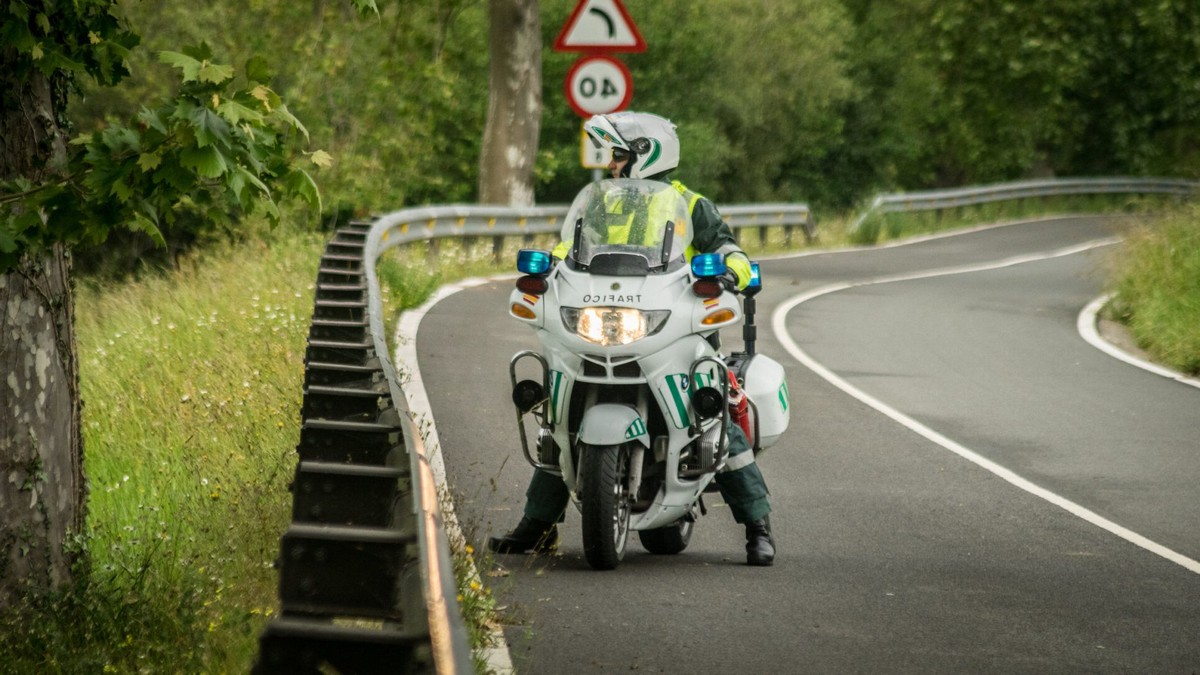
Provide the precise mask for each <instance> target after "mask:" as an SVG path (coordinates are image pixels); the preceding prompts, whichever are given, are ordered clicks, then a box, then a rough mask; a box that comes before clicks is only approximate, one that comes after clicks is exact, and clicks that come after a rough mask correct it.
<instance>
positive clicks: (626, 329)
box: [562, 307, 671, 347]
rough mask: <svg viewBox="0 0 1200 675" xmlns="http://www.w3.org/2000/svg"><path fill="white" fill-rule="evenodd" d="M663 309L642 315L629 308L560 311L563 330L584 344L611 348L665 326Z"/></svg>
mask: <svg viewBox="0 0 1200 675" xmlns="http://www.w3.org/2000/svg"><path fill="white" fill-rule="evenodd" d="M669 316H671V312H670V311H669V310H665V309H656V310H650V311H645V312H644V311H642V310H640V309H634V308H632V307H581V308H577V307H563V308H562V320H563V325H564V326H566V327H567V330H569V331H571V332H572V333H575V334H576V335H578V336H579V337H581V338H583V339H584V340H587V341H588V342H591V343H594V344H598V345H602V346H604V347H612V346H615V345H627V344H629V343H631V342H636V341H638V340H641V339H642V338H644V337H646V336H649V335H654V334H655V333H657V332H658V331H659V329H661V328H662V327H663V324H665V323H666V322H667V318H668V317H669Z"/></svg>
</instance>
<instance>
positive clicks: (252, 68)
mask: <svg viewBox="0 0 1200 675" xmlns="http://www.w3.org/2000/svg"><path fill="white" fill-rule="evenodd" d="M246 79H247V80H249V81H250V82H262V83H266V82H270V81H271V68H270V66H269V65H268V64H267V60H266V59H264V58H263V57H261V56H254V57H252V58H251V59H250V60H249V61H247V62H246Z"/></svg>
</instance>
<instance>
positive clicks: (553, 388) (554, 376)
mask: <svg viewBox="0 0 1200 675" xmlns="http://www.w3.org/2000/svg"><path fill="white" fill-rule="evenodd" d="M562 379H563V374H562V373H561V372H559V371H557V370H552V371H550V423H551V424H558V395H559V393H560V392H561V391H562Z"/></svg>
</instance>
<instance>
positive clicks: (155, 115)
mask: <svg viewBox="0 0 1200 675" xmlns="http://www.w3.org/2000/svg"><path fill="white" fill-rule="evenodd" d="M137 118H138V121H139V122H141V123H142V124H144V125H146V128H148V129H153V130H155V131H157V132H158V133H160V134H162V135H163V136H166V135H167V134H168V133H170V132H169V131H167V123H166V122H165V121H164V120H163V118H162V114H161V113H159V111H157V110H150V109H149V108H142V111H141V112H139V113H138V116H137Z"/></svg>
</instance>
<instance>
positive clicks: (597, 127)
mask: <svg viewBox="0 0 1200 675" xmlns="http://www.w3.org/2000/svg"><path fill="white" fill-rule="evenodd" d="M584 129H585V130H586V132H587V134H588V136H589V137H590V138H591V140H592V142H593V143H594V144H596V146H597V147H601V148H608V149H609V150H610V151H611V152H612V161H611V162H609V164H608V170H609V172H610V173H611V175H612V177H613V178H640V179H645V180H656V181H662V182H664V183H669V184H670V185H672V186H673V187H674V188H675V189H676V190H678V191H679V193H680V194H682V195H683V196H684V198H685V199H686V200H687V202H688V208H689V210H690V214H691V218H692V228H693V239H692V246H693V247H694V248H695V251H689V252H688V255H689V257H690V255H691V254H692V253H697V252H698V253H722V254H724V255H725V263H726V265H727V266H728V268H729V270H730V271H731V272H732V273H733V275H735V276H736V283H737V286H738V288H739V290H740V289H744V288H746V286H747V285H748V284H749V283H750V274H751V270H750V259H749V258H748V257H747V256H746V254H745V252H744V251H742V249H741V248H740V247H739V246H738V245H737V242H736V240H735V239H734V237H733V232H732V231H731V230H730V228H729V225H728V224H726V223H725V221H724V220H722V219H721V215H720V213H719V212H718V211H717V207H716V206H715V205H714V204H713V203H712V202H711V201H709V200H708V199H707V198H705V197H703V196H701V195H699V194H697V193H695V192H692V191H691V190H689V189H688V188H687V187H686V186H685V185H684V184H683V183H681V182H679V181H672V180H670V179H669V178H668V174H669V173H670V172H671V171H672V170H674V169H675V168H676V167H677V166H678V165H679V137H678V135H677V134H676V133H675V125H674V124H672V123H671V121H670V120H667V119H665V118H663V117H660V116H658V115H654V114H651V113H644V112H632V111H630V112H619V113H611V114H607V115H594V116H592V117H591V119H589V120H588V121H587V122H586V123H585V124H584ZM568 248H569V242H562V243H560V244H559V245H558V246H557V247H556V248H555V250H554V255H555V257H557V258H559V259H564V258H566V255H567V250H568ZM727 433H728V437H729V440H728V442H729V456H728V458H727V460H726V463H725V466H724V468H723V469H722V470H721V471H720V472H719V473H718V474H717V476H716V479H715V482H716V483H717V487H718V488H719V489H720V492H721V497H722V499H723V500H724V501H725V503H726V504H728V505H729V508H730V511H732V512H733V517H734V520H735V521H737V522H738V523H741V524H743V525H745V527H746V562H747V564H749V565H756V566H768V565H771V564H772V563H773V562H774V559H775V542H774V539H773V537H772V535H771V525H770V519H769V517H768V514H769V513H770V512H771V505H770V503H769V501H768V499H767V486H766V483H765V481H764V480H763V476H762V472H760V471H759V469H758V464H757V463H755V461H754V453H753V452H752V451H751V448H750V442H749V439H747V438H746V435H745V433H743V431H742V429H741V428H740V427H739V426H738V425H736V424H730V425H729V427H728V432H727ZM525 496H526V502H525V512H524V516H523V517H522V518H521V522H520V523H519V524H518V525H517V527H516V528H515V529H513V530H512V531H511V532H509V533H508V534H505V535H503V536H500V537H491V538H489V540H488V547H489V548H490V549H491V550H492V551H494V552H496V553H525V552H527V551H529V550H531V549H532V550H535V551H538V552H546V551H549V550H551V549H552V548H553V547H554V546H555V544H556V543H557V541H558V526H557V523H559V522H562V520H563V518H564V517H565V514H566V508H567V504H568V503H569V502H570V494H569V492H568V490H567V486H566V483H564V482H563V479H562V478H561V477H559V476H556V475H554V474H552V473H549V472H546V471H542V470H540V469H535V470H534V472H533V478H532V479H531V480H530V482H529V487H528V488H527V489H526V491H525Z"/></svg>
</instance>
